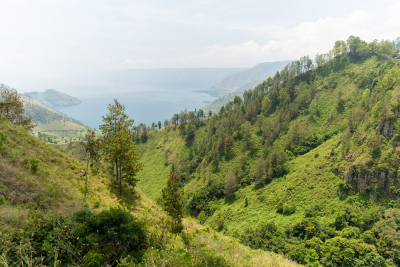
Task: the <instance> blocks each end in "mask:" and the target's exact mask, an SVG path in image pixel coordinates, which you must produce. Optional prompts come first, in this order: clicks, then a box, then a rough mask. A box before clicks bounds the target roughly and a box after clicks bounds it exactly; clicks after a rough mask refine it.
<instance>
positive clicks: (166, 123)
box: [164, 119, 169, 128]
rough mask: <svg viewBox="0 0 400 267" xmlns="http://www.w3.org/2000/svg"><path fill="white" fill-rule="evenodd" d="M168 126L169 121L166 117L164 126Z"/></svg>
mask: <svg viewBox="0 0 400 267" xmlns="http://www.w3.org/2000/svg"><path fill="white" fill-rule="evenodd" d="M168 126H169V121H168V120H167V119H166V120H165V121H164V128H166V127H168Z"/></svg>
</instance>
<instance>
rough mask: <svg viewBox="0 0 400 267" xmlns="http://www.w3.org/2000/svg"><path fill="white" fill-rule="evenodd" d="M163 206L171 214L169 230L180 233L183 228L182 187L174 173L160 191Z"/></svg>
mask: <svg viewBox="0 0 400 267" xmlns="http://www.w3.org/2000/svg"><path fill="white" fill-rule="evenodd" d="M162 197H163V208H164V210H165V211H166V212H167V213H168V215H169V216H171V232H172V233H180V232H182V230H183V225H182V217H183V189H182V188H181V187H180V182H179V180H178V177H177V175H176V174H175V173H172V174H171V176H170V177H169V179H168V181H167V187H166V188H164V189H163V191H162Z"/></svg>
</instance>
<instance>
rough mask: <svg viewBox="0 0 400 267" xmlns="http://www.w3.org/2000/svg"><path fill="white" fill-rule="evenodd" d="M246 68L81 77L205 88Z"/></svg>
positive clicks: (140, 71)
mask: <svg viewBox="0 0 400 267" xmlns="http://www.w3.org/2000/svg"><path fill="white" fill-rule="evenodd" d="M243 70H246V68H168V69H120V70H114V71H111V72H106V73H96V74H92V75H89V76H85V77H83V79H84V80H87V79H89V80H91V81H96V82H98V83H103V84H104V83H112V84H115V85H117V86H121V85H126V84H129V85H144V86H157V87H158V86H163V87H171V86H173V87H178V88H196V89H202V88H204V89H205V88H207V87H209V86H211V85H213V84H215V83H216V82H218V81H220V80H222V79H224V78H226V77H228V76H229V75H231V74H233V73H237V72H240V71H243Z"/></svg>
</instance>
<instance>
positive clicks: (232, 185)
mask: <svg viewBox="0 0 400 267" xmlns="http://www.w3.org/2000/svg"><path fill="white" fill-rule="evenodd" d="M235 192H236V179H235V176H234V175H233V173H229V174H228V178H227V179H226V182H225V188H224V193H225V195H227V196H231V195H233V194H234V193H235Z"/></svg>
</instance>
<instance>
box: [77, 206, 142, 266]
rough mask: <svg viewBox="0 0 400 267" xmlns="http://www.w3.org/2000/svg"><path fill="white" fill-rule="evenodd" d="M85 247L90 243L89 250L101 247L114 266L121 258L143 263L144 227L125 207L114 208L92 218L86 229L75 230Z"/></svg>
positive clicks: (101, 250) (107, 259)
mask: <svg viewBox="0 0 400 267" xmlns="http://www.w3.org/2000/svg"><path fill="white" fill-rule="evenodd" d="M75 233H76V235H77V236H79V237H82V238H81V241H80V242H81V244H82V245H84V244H86V243H87V241H85V239H87V240H90V243H91V244H90V245H89V246H88V250H89V249H92V248H97V252H99V253H101V254H103V255H104V259H105V261H107V262H109V263H110V264H111V263H112V262H113V259H114V258H116V257H118V258H120V257H127V256H133V257H134V258H135V259H136V260H138V261H140V259H141V257H142V254H143V253H142V250H143V249H145V245H146V242H147V237H146V232H145V230H144V225H143V223H141V222H138V221H137V220H135V218H134V217H133V216H132V215H131V214H130V213H129V212H127V211H125V210H123V209H121V208H111V209H110V210H106V211H102V212H101V213H99V214H98V215H94V216H91V217H89V219H88V221H87V222H86V224H85V225H84V226H83V227H82V228H78V229H77V230H76V231H75Z"/></svg>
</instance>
